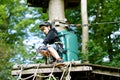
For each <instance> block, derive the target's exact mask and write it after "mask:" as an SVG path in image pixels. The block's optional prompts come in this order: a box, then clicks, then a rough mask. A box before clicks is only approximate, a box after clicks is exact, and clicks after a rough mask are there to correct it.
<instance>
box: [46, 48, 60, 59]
mask: <svg viewBox="0 0 120 80" xmlns="http://www.w3.org/2000/svg"><path fill="white" fill-rule="evenodd" d="M48 50H49V52H50V54H51V55H52V56H53V57H54V58H55V59H56V60H61V58H60V56H59V54H58V52H57V51H56V50H55V49H54V48H53V47H48Z"/></svg>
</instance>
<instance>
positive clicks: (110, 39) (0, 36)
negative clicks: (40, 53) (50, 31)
mask: <svg viewBox="0 0 120 80" xmlns="http://www.w3.org/2000/svg"><path fill="white" fill-rule="evenodd" d="M25 1H26V0H25ZM119 4H120V1H119V0H88V16H89V17H88V19H89V23H90V24H91V26H89V39H90V40H89V42H88V45H87V48H88V50H89V54H88V55H87V57H86V55H83V54H82V53H81V47H82V44H81V42H82V28H81V27H77V28H76V29H77V33H76V34H77V36H78V41H79V53H80V59H82V60H83V61H84V60H85V59H89V61H90V63H94V64H103V65H109V66H116V67H120V60H119V59H120V35H119V34H116V33H115V32H116V31H120V23H114V24H110V23H105V22H117V21H120V13H119V11H120V8H119V7H120V5H119ZM65 12H66V18H67V19H68V22H69V23H74V24H77V23H80V22H81V14H80V6H78V7H77V8H76V9H74V10H72V9H67V10H66V11H65ZM43 20H48V14H47V13H42V9H41V8H33V7H29V8H28V7H27V4H26V2H24V0H0V79H1V80H10V79H12V80H13V78H12V77H11V76H10V75H11V74H10V70H11V68H12V66H13V65H14V64H23V63H24V64H26V63H43V62H44V59H42V60H40V59H37V60H35V61H32V60H31V58H32V57H33V56H35V55H36V51H34V49H35V47H34V45H28V46H26V45H25V44H24V43H23V41H24V40H25V39H27V38H28V37H30V35H32V36H38V37H40V38H41V37H42V36H41V35H39V28H38V25H39V22H40V21H43ZM96 23H102V24H96ZM28 42H29V41H28ZM106 56H108V58H109V59H110V61H109V62H103V58H104V57H106Z"/></svg>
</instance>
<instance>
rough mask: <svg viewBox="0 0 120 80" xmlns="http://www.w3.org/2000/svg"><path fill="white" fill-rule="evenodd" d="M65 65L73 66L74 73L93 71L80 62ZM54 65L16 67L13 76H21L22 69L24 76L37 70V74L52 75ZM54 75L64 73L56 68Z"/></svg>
mask: <svg viewBox="0 0 120 80" xmlns="http://www.w3.org/2000/svg"><path fill="white" fill-rule="evenodd" d="M64 64H65V65H69V64H71V65H72V67H71V72H74V71H92V67H91V66H87V65H83V64H81V63H80V62H77V61H76V62H64ZM53 67H54V64H21V65H14V66H13V69H12V73H11V74H12V75H14V76H15V75H19V73H20V71H21V69H23V70H22V74H23V75H24V74H34V72H35V71H36V69H38V70H37V73H50V72H51V70H52V69H53ZM53 72H54V73H58V72H62V70H61V69H60V68H59V67H55V68H54V70H53Z"/></svg>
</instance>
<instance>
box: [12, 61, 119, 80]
mask: <svg viewBox="0 0 120 80" xmlns="http://www.w3.org/2000/svg"><path fill="white" fill-rule="evenodd" d="M64 64H65V65H66V66H67V67H66V66H64V67H55V65H54V64H47V65H46V64H21V65H14V66H13V69H12V72H11V74H12V75H13V76H19V75H21V76H24V77H25V76H26V75H27V76H28V75H32V74H35V73H36V74H45V75H46V74H47V75H48V74H50V73H51V72H52V73H53V74H54V75H55V76H56V75H57V76H58V75H61V74H62V73H63V71H64V70H65V69H66V68H67V69H69V70H70V76H71V80H106V79H108V80H120V68H115V67H109V66H102V65H95V64H81V63H80V62H79V61H74V62H64ZM29 80H32V79H29ZM36 80H41V79H36ZM42 80H43V79H42Z"/></svg>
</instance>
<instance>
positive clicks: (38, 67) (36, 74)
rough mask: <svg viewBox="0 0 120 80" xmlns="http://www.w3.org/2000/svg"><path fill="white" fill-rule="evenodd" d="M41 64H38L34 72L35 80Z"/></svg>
mask: <svg viewBox="0 0 120 80" xmlns="http://www.w3.org/2000/svg"><path fill="white" fill-rule="evenodd" d="M39 66H40V65H38V66H37V69H36V71H35V73H34V77H33V80H35V77H36V75H37V72H38V69H39Z"/></svg>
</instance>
